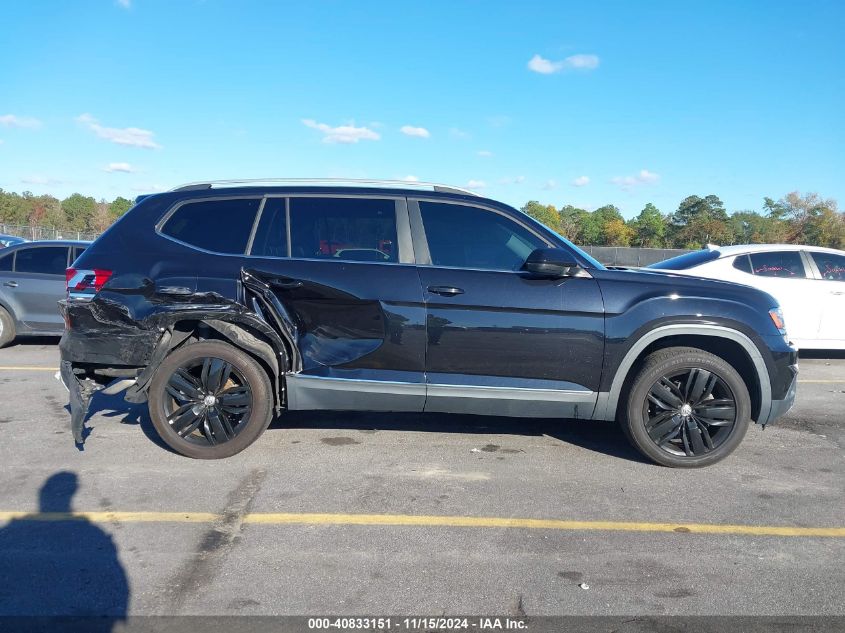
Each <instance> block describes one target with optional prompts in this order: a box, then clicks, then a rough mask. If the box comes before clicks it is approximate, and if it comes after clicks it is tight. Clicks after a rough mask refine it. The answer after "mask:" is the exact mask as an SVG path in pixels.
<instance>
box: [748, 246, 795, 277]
mask: <svg viewBox="0 0 845 633" xmlns="http://www.w3.org/2000/svg"><path fill="white" fill-rule="evenodd" d="M749 258H750V259H751V270H753V271H754V274H755V275H760V276H761V277H786V278H793V279H797V278H799V277H806V276H807V275H806V273H805V272H804V262H803V261H802V260H801V253H799V252H798V251H775V252H772V253H752V254H751V255H749Z"/></svg>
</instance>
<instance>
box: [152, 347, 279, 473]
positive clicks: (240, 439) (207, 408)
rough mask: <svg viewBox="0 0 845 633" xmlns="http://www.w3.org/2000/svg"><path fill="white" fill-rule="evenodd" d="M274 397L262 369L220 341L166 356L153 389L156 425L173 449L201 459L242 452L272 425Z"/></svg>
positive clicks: (237, 350) (153, 417)
mask: <svg viewBox="0 0 845 633" xmlns="http://www.w3.org/2000/svg"><path fill="white" fill-rule="evenodd" d="M272 402H273V395H272V390H271V386H270V381H269V379H268V377H267V374H266V373H265V371H264V369H263V368H262V367H261V365H260V364H259V363H258V362H257V361H256V360H255V359H254V358H252V357H251V356H249V355H248V354H246V353H245V352H243V351H241V350H239V349H238V348H236V347H234V346H232V345H229V344H228V343H224V342H222V341H203V342H200V343H194V344H191V345H187V346H186V347H183V348H181V349H178V350H176V351H175V352H173V353H172V354H171V355H170V356H168V357H167V358H166V359H164V361H163V362H162V364H161V365H160V366H159V368H158V370H157V371H156V374H155V376H154V377H153V380H152V382H151V384H150V390H149V406H150V417H151V418H152V421H153V425H154V426H155V428H156V431H158V434H159V435H160V436H161V439H163V440H164V441H165V442H166V443H167V445H168V446H170V447H171V448H172V449H173V450H175V451H177V452H179V453H181V454H183V455H187V456H188V457H195V458H198V459H219V458H221V457H229V456H231V455H234V454H235V453H239V452H240V451H242V450H243V449H245V448H246V447H247V446H249V445H250V444H252V443H253V442H254V441H255V440H256V439H258V437H259V436H260V435H261V434H262V433H263V432H264V430H265V429H266V428H267V427H268V426H269V425H270V421H271V420H272Z"/></svg>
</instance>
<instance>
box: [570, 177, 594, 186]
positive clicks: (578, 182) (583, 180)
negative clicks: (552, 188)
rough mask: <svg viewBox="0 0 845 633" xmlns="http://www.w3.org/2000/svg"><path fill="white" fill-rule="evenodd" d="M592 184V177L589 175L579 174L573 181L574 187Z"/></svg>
mask: <svg viewBox="0 0 845 633" xmlns="http://www.w3.org/2000/svg"><path fill="white" fill-rule="evenodd" d="M589 184H590V177H589V176H578V177H577V178H576V179H575V180H573V181H572V186H573V187H584V186H586V185H589Z"/></svg>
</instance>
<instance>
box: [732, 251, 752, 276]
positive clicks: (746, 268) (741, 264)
mask: <svg viewBox="0 0 845 633" xmlns="http://www.w3.org/2000/svg"><path fill="white" fill-rule="evenodd" d="M734 268H736V269H737V270H741V271H742V272H744V273H748V274H749V275H750V274H751V260H750V259H748V255H737V256H736V259H734Z"/></svg>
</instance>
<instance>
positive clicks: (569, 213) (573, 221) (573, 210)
mask: <svg viewBox="0 0 845 633" xmlns="http://www.w3.org/2000/svg"><path fill="white" fill-rule="evenodd" d="M558 214H559V215H560V233H561V235H563V236H564V237H566V238H567V239H569V240H571V241H573V242H575V243H576V244H587V243H588V242H587V241H585V239H584V235H583V231H584V223H585V222H586V218H587V217H588V216H589V215H590V213H589V212H588V211H586V210H585V209H579V208H578V207H573V206H572V205H571V204H567V205H564V206H562V207H561V209H560V211H559V212H558Z"/></svg>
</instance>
